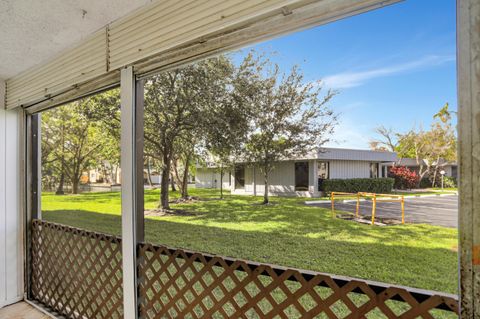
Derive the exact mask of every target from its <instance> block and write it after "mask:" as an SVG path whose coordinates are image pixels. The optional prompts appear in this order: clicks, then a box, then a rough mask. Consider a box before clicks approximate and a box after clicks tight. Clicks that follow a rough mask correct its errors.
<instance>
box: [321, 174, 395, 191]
mask: <svg viewBox="0 0 480 319" xmlns="http://www.w3.org/2000/svg"><path fill="white" fill-rule="evenodd" d="M394 182H395V180H394V179H393V178H389V177H388V178H351V179H326V180H323V182H322V186H321V190H322V191H324V192H326V193H331V192H346V193H357V192H368V193H390V192H391V191H392V189H393V183H394Z"/></svg>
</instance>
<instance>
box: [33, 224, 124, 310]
mask: <svg viewBox="0 0 480 319" xmlns="http://www.w3.org/2000/svg"><path fill="white" fill-rule="evenodd" d="M31 252H32V253H31V264H30V266H31V267H30V269H31V274H30V275H31V287H30V289H31V295H32V297H33V298H34V299H35V300H36V301H38V302H39V303H41V304H43V305H44V306H45V307H47V308H49V309H51V310H52V311H55V312H57V313H58V314H60V315H63V316H65V317H67V318H82V319H86V318H88V319H103V318H105V319H107V318H108V319H110V318H113V319H115V318H118V319H120V318H123V292H122V273H121V270H122V248H121V240H120V239H119V238H117V237H114V236H110V235H105V234H99V233H94V232H89V231H85V230H81V229H76V228H72V227H68V226H63V225H58V224H53V223H48V222H44V221H39V220H35V221H34V222H33V225H32V246H31Z"/></svg>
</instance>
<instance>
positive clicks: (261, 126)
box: [239, 54, 336, 204]
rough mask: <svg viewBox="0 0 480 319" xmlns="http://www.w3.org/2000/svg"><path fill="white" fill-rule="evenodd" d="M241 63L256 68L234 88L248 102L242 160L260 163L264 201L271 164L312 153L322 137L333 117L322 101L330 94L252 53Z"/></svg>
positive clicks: (330, 127)
mask: <svg viewBox="0 0 480 319" xmlns="http://www.w3.org/2000/svg"><path fill="white" fill-rule="evenodd" d="M243 64H247V65H253V68H254V69H255V70H256V71H255V72H254V73H253V74H252V75H251V77H250V79H249V81H248V83H247V85H246V86H244V87H243V89H242V91H240V92H239V93H242V95H243V97H244V98H245V99H246V100H247V102H249V103H248V104H250V105H251V106H253V107H251V108H250V110H251V112H252V114H251V117H250V121H251V123H252V127H251V129H250V131H249V133H248V136H247V140H246V147H245V159H246V161H247V162H254V163H258V165H259V166H260V170H261V172H262V173H263V177H264V183H265V190H264V198H263V203H264V204H268V203H269V195H268V189H269V174H270V172H271V171H272V169H273V168H274V166H275V162H277V161H279V160H282V159H288V158H293V157H298V156H303V155H306V154H307V153H309V152H311V151H317V150H318V148H319V147H320V146H321V145H322V144H323V143H325V142H327V141H328V134H330V133H332V131H333V127H334V124H335V122H336V117H335V115H334V114H333V112H332V111H331V110H330V109H328V108H327V103H328V102H329V101H330V99H331V98H332V97H333V95H334V93H333V92H332V91H328V92H327V93H326V94H325V95H324V96H321V89H322V88H321V85H320V83H308V84H305V83H304V81H303V75H302V74H301V72H300V71H299V69H298V68H297V67H294V68H292V70H291V71H290V72H289V73H288V74H282V73H281V72H280V69H279V67H278V65H276V64H271V63H270V61H268V59H266V58H264V57H254V56H253V54H250V55H249V56H248V57H247V58H246V59H245V61H244V62H243Z"/></svg>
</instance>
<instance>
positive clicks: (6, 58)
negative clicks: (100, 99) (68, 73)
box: [0, 0, 151, 79]
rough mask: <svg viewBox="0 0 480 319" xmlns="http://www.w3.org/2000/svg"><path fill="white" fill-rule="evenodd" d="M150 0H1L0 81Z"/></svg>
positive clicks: (47, 57)
mask: <svg viewBox="0 0 480 319" xmlns="http://www.w3.org/2000/svg"><path fill="white" fill-rule="evenodd" d="M150 2H151V0H0V78H4V79H8V78H10V77H12V76H14V75H16V74H18V73H20V72H22V71H24V70H26V69H28V68H30V67H32V66H35V65H38V64H40V63H43V62H45V61H48V60H49V59H51V58H52V57H54V56H55V55H57V54H59V53H60V52H62V51H63V50H65V49H67V48H69V47H71V46H73V45H75V44H76V43H78V42H79V41H80V40H82V39H84V38H85V37H87V36H89V35H90V34H92V33H94V32H95V31H97V30H99V29H100V28H102V27H104V26H105V25H107V24H108V23H110V22H112V21H114V20H116V19H118V18H120V17H122V16H124V15H126V14H128V13H129V12H131V11H133V10H135V9H137V8H139V7H141V6H143V5H146V4H148V3H150Z"/></svg>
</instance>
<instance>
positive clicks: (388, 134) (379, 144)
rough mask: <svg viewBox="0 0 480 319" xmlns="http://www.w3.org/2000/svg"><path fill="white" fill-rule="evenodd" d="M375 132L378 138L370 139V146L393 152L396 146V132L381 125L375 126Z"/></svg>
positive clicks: (374, 148)
mask: <svg viewBox="0 0 480 319" xmlns="http://www.w3.org/2000/svg"><path fill="white" fill-rule="evenodd" d="M375 133H376V134H377V135H379V138H377V139H372V140H370V142H369V145H370V148H371V149H372V150H376V151H388V152H395V151H396V149H397V146H398V134H397V133H395V132H394V131H393V129H392V128H386V127H385V126H383V125H381V126H379V127H377V128H375Z"/></svg>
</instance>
